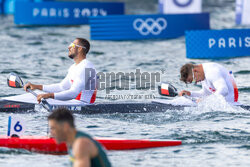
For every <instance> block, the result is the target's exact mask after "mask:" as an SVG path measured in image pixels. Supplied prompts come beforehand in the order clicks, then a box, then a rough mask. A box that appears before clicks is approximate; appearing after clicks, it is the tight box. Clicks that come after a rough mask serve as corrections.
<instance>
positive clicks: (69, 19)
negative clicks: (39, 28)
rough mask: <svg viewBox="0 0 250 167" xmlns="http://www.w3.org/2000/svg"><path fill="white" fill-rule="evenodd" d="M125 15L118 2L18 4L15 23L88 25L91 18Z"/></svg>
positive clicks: (122, 5) (122, 4)
mask: <svg viewBox="0 0 250 167" xmlns="http://www.w3.org/2000/svg"><path fill="white" fill-rule="evenodd" d="M112 14H124V3H118V2H114V3H112V2H39V3H32V2H21V3H20V2H16V4H15V18H14V19H15V23H16V24H22V25H79V24H88V17H89V16H106V15H112Z"/></svg>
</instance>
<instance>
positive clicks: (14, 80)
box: [7, 72, 23, 88]
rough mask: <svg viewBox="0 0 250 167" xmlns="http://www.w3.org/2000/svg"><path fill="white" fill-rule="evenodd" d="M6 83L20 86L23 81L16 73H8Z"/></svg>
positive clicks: (15, 86) (13, 86)
mask: <svg viewBox="0 0 250 167" xmlns="http://www.w3.org/2000/svg"><path fill="white" fill-rule="evenodd" d="M7 84H8V86H9V87H12V88H22V87H23V81H22V79H21V78H20V77H19V76H18V75H17V74H16V73H13V72H12V73H10V74H9V75H8V78H7Z"/></svg>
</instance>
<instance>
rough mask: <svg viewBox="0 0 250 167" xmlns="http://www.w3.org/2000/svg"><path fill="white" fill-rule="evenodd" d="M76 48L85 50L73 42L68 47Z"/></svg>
mask: <svg viewBox="0 0 250 167" xmlns="http://www.w3.org/2000/svg"><path fill="white" fill-rule="evenodd" d="M76 46H77V47H80V48H84V49H86V47H84V46H81V45H77V44H74V43H73V42H72V43H71V44H70V45H69V47H72V48H75V47H76Z"/></svg>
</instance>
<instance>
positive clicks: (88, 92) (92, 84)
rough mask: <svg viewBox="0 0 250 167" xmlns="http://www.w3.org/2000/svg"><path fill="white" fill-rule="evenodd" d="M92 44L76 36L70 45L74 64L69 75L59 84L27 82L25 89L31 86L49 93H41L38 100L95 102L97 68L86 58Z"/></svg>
mask: <svg viewBox="0 0 250 167" xmlns="http://www.w3.org/2000/svg"><path fill="white" fill-rule="evenodd" d="M89 48H90V44H89V42H88V41H87V40H86V39H83V38H76V39H75V40H74V42H73V43H71V44H70V46H69V47H68V49H69V55H68V56H69V57H70V58H71V59H74V62H75V63H74V64H73V65H72V66H71V67H70V68H69V70H68V74H67V76H66V77H65V78H64V79H63V80H62V81H61V82H60V83H57V84H52V85H35V84H32V83H30V82H29V83H27V84H26V85H25V86H24V90H27V88H28V87H29V88H30V89H32V90H35V89H39V90H43V91H45V92H47V93H45V94H39V95H38V96H37V101H38V102H39V103H40V102H41V99H42V98H43V99H47V98H53V99H57V100H72V99H76V100H80V101H83V102H86V103H94V102H95V98H96V91H97V90H96V70H95V68H94V65H93V64H92V63H91V62H90V61H88V60H86V55H87V53H88V52H89Z"/></svg>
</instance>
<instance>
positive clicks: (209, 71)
mask: <svg viewBox="0 0 250 167" xmlns="http://www.w3.org/2000/svg"><path fill="white" fill-rule="evenodd" d="M202 66H203V70H204V73H205V77H206V79H207V80H213V79H214V78H217V77H218V76H219V75H220V73H221V72H220V71H221V67H220V65H219V64H217V63H203V64H202Z"/></svg>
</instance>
